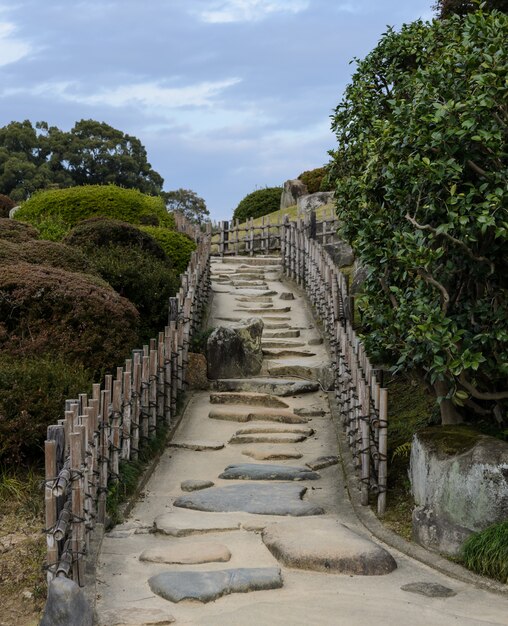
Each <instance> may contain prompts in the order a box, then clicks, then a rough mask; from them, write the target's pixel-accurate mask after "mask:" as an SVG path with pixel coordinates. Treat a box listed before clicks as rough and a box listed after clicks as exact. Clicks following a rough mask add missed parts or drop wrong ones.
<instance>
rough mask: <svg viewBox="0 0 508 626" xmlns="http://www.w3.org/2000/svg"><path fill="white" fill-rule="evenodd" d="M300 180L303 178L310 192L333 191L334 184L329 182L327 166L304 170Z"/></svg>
mask: <svg viewBox="0 0 508 626" xmlns="http://www.w3.org/2000/svg"><path fill="white" fill-rule="evenodd" d="M298 180H301V181H302V183H303V184H304V185H306V186H307V190H308V192H309V193H317V192H318V191H333V184H332V183H330V182H328V170H327V169H326V167H316V168H315V169H313V170H308V171H306V172H302V173H301V174H300V176H298Z"/></svg>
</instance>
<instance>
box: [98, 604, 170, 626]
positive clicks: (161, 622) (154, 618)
mask: <svg viewBox="0 0 508 626" xmlns="http://www.w3.org/2000/svg"><path fill="white" fill-rule="evenodd" d="M98 618H99V626H169V624H173V623H174V621H175V618H174V617H173V616H172V615H170V614H169V613H168V612H167V611H163V610H161V609H145V608H137V607H133V606H129V607H128V608H123V609H122V608H117V609H111V610H108V611H100V613H99V615H98Z"/></svg>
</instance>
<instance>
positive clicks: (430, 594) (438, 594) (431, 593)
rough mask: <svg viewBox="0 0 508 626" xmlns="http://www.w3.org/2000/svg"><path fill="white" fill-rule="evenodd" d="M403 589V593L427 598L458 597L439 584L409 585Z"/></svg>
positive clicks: (403, 586) (422, 583)
mask: <svg viewBox="0 0 508 626" xmlns="http://www.w3.org/2000/svg"><path fill="white" fill-rule="evenodd" d="M401 589H402V591H410V592H411V593H419V594H420V595H422V596H427V598H451V597H452V596H456V595H457V592H456V591H453V589H450V588H449V587H445V586H444V585H440V584H439V583H426V582H418V583H408V584H407V585H402V587H401Z"/></svg>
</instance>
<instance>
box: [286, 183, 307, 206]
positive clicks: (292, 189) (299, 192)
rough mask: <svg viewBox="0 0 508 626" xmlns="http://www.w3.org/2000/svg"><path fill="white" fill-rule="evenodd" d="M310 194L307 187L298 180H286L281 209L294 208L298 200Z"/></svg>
mask: <svg viewBox="0 0 508 626" xmlns="http://www.w3.org/2000/svg"><path fill="white" fill-rule="evenodd" d="M308 193H309V190H308V189H307V185H306V184H305V183H303V182H302V181H301V180H299V179H298V178H295V179H293V180H286V182H285V183H284V189H283V191H282V195H281V199H280V208H281V209H287V208H288V207H290V206H294V205H295V204H296V203H297V201H298V198H300V197H301V196H306V195H308Z"/></svg>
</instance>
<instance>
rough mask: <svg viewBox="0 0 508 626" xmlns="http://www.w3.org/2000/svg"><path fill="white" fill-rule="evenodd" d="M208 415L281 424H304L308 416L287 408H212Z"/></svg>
mask: <svg viewBox="0 0 508 626" xmlns="http://www.w3.org/2000/svg"><path fill="white" fill-rule="evenodd" d="M208 417H209V418H210V419H214V420H224V421H229V422H241V423H246V422H256V421H263V422H278V423H281V424H305V423H306V422H308V418H306V417H302V416H301V415H295V414H294V413H293V412H292V411H289V410H287V409H271V408H264V407H263V408H259V409H251V410H249V409H212V410H211V411H210V412H209V413H208Z"/></svg>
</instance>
